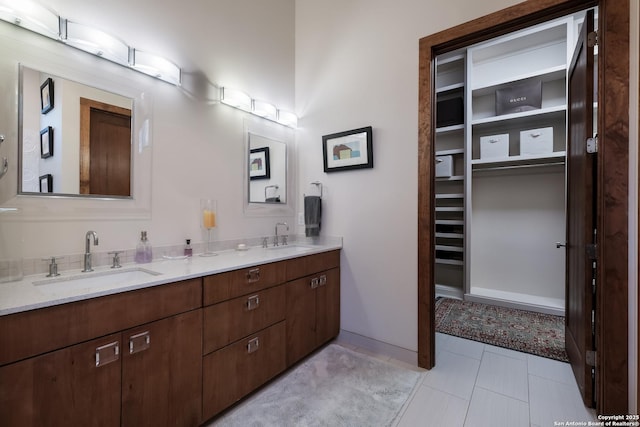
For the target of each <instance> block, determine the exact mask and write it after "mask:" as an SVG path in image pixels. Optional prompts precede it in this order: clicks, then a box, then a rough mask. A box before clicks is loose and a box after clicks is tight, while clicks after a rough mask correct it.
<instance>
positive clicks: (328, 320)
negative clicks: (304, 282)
mask: <svg viewBox="0 0 640 427" xmlns="http://www.w3.org/2000/svg"><path fill="white" fill-rule="evenodd" d="M318 282H319V283H318V289H317V296H316V297H317V298H316V311H317V314H318V317H317V319H316V331H317V337H316V340H317V341H316V342H317V344H316V345H317V346H321V345H322V344H324V343H326V342H327V341H329V340H331V339H332V338H335V337H337V336H338V334H339V333H340V269H339V268H332V269H331V270H327V271H324V272H322V273H320V274H319V275H318Z"/></svg>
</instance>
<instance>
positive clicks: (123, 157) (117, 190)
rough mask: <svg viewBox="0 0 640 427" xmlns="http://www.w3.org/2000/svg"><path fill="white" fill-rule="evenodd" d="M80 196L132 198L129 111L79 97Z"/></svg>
mask: <svg viewBox="0 0 640 427" xmlns="http://www.w3.org/2000/svg"><path fill="white" fill-rule="evenodd" d="M80 194H96V195H108V196H131V110H128V109H126V108H120V107H117V106H114V105H110V104H105V103H101V102H97V101H94V100H91V99H86V98H80Z"/></svg>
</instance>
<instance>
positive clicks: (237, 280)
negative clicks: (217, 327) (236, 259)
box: [203, 261, 285, 305]
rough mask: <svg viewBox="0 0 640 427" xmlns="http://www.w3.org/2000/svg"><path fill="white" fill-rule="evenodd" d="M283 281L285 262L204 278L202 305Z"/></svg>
mask: <svg viewBox="0 0 640 427" xmlns="http://www.w3.org/2000/svg"><path fill="white" fill-rule="evenodd" d="M284 281H285V262H284V261H282V262H274V263H271V264H264V265H258V266H255V267H249V268H243V269H241V270H234V271H229V272H226V273H221V274H214V275H212V276H207V277H205V278H204V296H203V303H204V305H210V304H215V303H217V302H220V301H225V300H228V299H231V298H235V297H239V296H241V295H246V294H249V293H251V292H256V291H259V290H261V289H265V288H268V287H270V286H274V285H278V284H280V283H283V282H284Z"/></svg>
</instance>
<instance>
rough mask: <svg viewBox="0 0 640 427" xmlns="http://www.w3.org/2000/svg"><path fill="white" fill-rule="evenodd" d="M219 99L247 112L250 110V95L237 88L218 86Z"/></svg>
mask: <svg viewBox="0 0 640 427" xmlns="http://www.w3.org/2000/svg"><path fill="white" fill-rule="evenodd" d="M220 101H221V102H222V103H224V104H227V105H230V106H232V107H234V108H238V109H240V110H243V111H247V112H249V113H251V112H252V108H251V105H252V102H251V97H250V96H249V95H247V94H246V93H244V92H241V91H239V90H235V89H230V88H228V87H222V88H220Z"/></svg>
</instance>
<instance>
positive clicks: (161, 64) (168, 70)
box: [131, 49, 180, 86]
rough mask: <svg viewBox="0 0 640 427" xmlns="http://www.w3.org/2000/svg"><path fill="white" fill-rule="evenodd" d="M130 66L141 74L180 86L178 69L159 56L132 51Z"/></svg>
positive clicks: (136, 50)
mask: <svg viewBox="0 0 640 427" xmlns="http://www.w3.org/2000/svg"><path fill="white" fill-rule="evenodd" d="M131 66H132V67H133V68H134V69H136V70H138V71H140V72H141V73H145V74H148V75H150V76H153V77H155V78H157V79H160V80H164V81H165V82H168V83H171V84H174V85H176V86H180V67H178V66H177V65H176V64H174V63H173V62H171V61H169V60H167V59H165V58H163V57H161V56H158V55H154V54H151V53H148V52H144V51H141V50H138V49H134V50H133V62H132V64H131Z"/></svg>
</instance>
